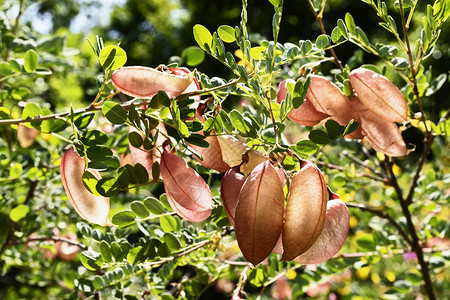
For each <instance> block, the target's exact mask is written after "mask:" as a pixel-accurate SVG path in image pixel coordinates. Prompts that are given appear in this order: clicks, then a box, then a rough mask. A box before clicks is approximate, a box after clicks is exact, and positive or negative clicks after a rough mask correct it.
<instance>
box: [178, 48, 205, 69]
mask: <svg viewBox="0 0 450 300" xmlns="http://www.w3.org/2000/svg"><path fill="white" fill-rule="evenodd" d="M181 58H182V59H183V62H184V63H185V64H186V65H188V66H191V67H195V66H198V65H199V64H201V63H202V62H203V61H204V60H205V52H203V51H202V49H200V48H199V47H197V46H191V47H188V48H186V49H184V50H183V52H182V53H181Z"/></svg>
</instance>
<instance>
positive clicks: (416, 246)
mask: <svg viewBox="0 0 450 300" xmlns="http://www.w3.org/2000/svg"><path fill="white" fill-rule="evenodd" d="M400 2H401V0H400ZM430 146H431V143H430ZM425 150H427V149H425ZM425 150H424V153H425V152H428V150H427V151H425ZM424 160H425V159H424ZM422 164H423V163H422ZM386 165H387V167H388V171H389V174H390V176H391V182H392V183H393V186H394V188H395V191H396V193H397V196H398V198H399V202H400V206H401V208H402V211H403V215H404V216H405V218H406V223H407V226H408V230H409V233H410V234H411V243H410V246H411V249H412V251H414V252H415V253H416V255H417V260H418V261H419V264H420V272H421V273H422V276H423V282H424V289H425V291H426V293H427V295H428V298H429V299H430V300H434V299H436V296H435V295H434V291H433V282H432V281H431V277H430V270H429V269H428V262H426V261H425V259H424V255H423V250H422V247H421V245H420V240H419V237H418V235H417V231H416V227H415V226H414V223H413V221H412V216H411V212H410V211H409V208H408V203H407V201H406V200H407V199H405V198H404V197H403V194H402V190H401V189H400V187H399V185H398V182H397V178H396V176H395V174H394V171H393V170H392V162H391V161H390V160H389V159H388V160H386ZM419 167H420V168H421V165H419V166H418V167H417V168H418V170H417V172H416V174H418V173H419V172H420V168H419ZM416 181H417V180H416ZM415 184H416V183H415V182H414V181H413V183H412V185H411V187H413V186H414V185H415ZM411 198H412V196H411Z"/></svg>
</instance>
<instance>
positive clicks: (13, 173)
mask: <svg viewBox="0 0 450 300" xmlns="http://www.w3.org/2000/svg"><path fill="white" fill-rule="evenodd" d="M22 172H23V168H22V165H21V164H20V163H14V164H13V165H12V166H11V168H10V169H9V178H10V179H17V178H19V177H20V175H22Z"/></svg>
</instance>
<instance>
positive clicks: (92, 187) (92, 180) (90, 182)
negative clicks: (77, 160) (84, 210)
mask: <svg viewBox="0 0 450 300" xmlns="http://www.w3.org/2000/svg"><path fill="white" fill-rule="evenodd" d="M97 183H98V179H97V177H95V175H94V174H92V173H91V171H89V170H86V171H84V173H83V184H84V187H85V188H86V189H87V190H88V191H89V192H91V194H94V195H96V196H101V195H100V193H99V192H97V189H96V186H97Z"/></svg>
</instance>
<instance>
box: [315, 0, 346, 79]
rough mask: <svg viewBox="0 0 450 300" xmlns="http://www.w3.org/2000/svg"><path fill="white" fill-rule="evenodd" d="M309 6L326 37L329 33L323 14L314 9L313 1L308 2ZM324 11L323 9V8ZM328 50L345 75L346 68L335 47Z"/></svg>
mask: <svg viewBox="0 0 450 300" xmlns="http://www.w3.org/2000/svg"><path fill="white" fill-rule="evenodd" d="M308 4H309V6H310V8H311V11H312V12H313V14H314V17H315V18H316V20H317V22H318V23H319V26H320V30H321V31H322V33H323V34H325V35H326V34H327V32H326V30H325V27H324V26H323V22H322V14H320V15H319V14H317V12H316V10H315V9H314V4H313V2H312V1H311V0H308ZM322 5H324V4H323V3H322ZM322 9H323V8H322ZM328 50H329V51H330V53H331V55H332V56H333V57H334V62H335V63H336V65H337V66H338V67H339V69H341V72H342V73H343V72H344V67H343V66H342V63H341V61H340V60H339V58H338V57H337V55H336V52H334V49H333V47H330V49H328Z"/></svg>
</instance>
